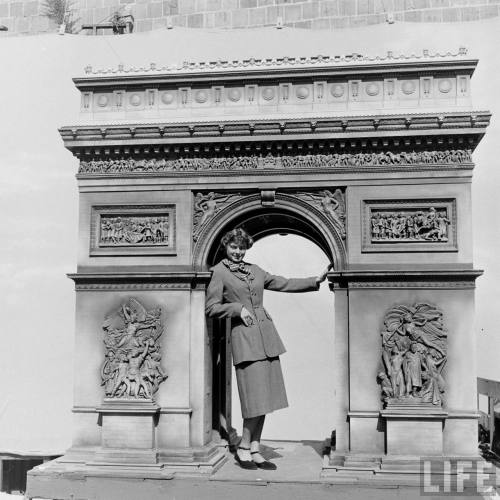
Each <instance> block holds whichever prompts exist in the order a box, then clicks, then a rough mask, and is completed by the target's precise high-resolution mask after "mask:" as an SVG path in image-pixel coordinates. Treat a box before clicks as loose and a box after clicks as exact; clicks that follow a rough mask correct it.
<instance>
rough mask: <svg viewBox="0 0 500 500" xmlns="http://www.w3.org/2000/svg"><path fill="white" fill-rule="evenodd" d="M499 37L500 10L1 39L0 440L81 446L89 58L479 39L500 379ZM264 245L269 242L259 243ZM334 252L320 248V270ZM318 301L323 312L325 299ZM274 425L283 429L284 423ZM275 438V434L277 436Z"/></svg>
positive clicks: (484, 353) (111, 60)
mask: <svg viewBox="0 0 500 500" xmlns="http://www.w3.org/2000/svg"><path fill="white" fill-rule="evenodd" d="M499 42H500V19H499V18H494V19H489V20H485V21H476V22H471V23H467V24H412V23H395V24H393V25H388V24H383V25H376V26H369V27H360V28H355V29H350V30H340V31H323V30H317V31H310V30H300V29H288V28H285V29H282V30H276V29H274V28H259V29H253V30H234V31H223V30H221V31H217V30H195V29H192V30H189V29H181V28H175V29H173V30H158V31H154V32H149V33H137V34H133V35H126V36H118V37H113V36H106V37H86V36H76V35H75V36H72V35H64V36H59V35H55V34H49V35H39V36H30V37H1V38H0V64H1V66H0V67H1V68H2V71H1V79H0V88H1V90H2V92H0V110H1V115H0V116H1V119H0V133H1V135H0V136H1V137H2V147H0V209H1V213H3V214H4V223H3V224H2V236H3V238H2V240H3V241H2V244H1V245H0V262H1V264H0V296H1V297H2V306H1V307H0V311H1V312H2V313H3V314H2V323H3V330H4V331H3V337H2V338H3V339H4V347H3V348H2V349H1V351H0V377H1V380H2V381H3V384H2V389H1V391H0V449H2V450H6V449H10V450H24V451H26V450H37V449H41V450H43V451H45V452H60V451H63V450H64V449H65V448H66V447H67V446H68V445H69V442H70V436H71V413H70V409H71V405H72V383H73V381H72V376H73V375H72V370H73V367H72V351H73V330H74V291H73V283H72V282H71V281H70V280H69V279H68V278H66V276H65V275H66V273H70V272H74V271H75V269H76V243H77V210H78V199H77V186H76V180H75V178H74V175H75V173H76V170H77V160H76V159H75V158H73V157H72V155H71V153H69V152H68V151H67V150H65V149H64V146H63V143H62V141H61V139H60V137H59V134H58V131H57V129H58V127H60V126H62V125H70V124H72V123H74V122H76V121H78V118H79V117H78V112H79V102H80V101H79V94H78V92H77V91H76V89H75V88H74V85H73V83H72V81H71V78H72V77H75V76H81V75H82V74H83V68H84V67H85V66H86V65H87V64H91V65H92V66H93V67H96V68H98V67H116V66H117V65H118V64H119V63H123V64H125V65H126V66H129V65H130V66H137V67H140V66H148V65H149V63H150V62H156V63H157V64H158V65H163V64H171V63H181V62H182V61H184V60H189V61H198V60H213V59H218V58H220V59H225V58H228V59H243V58H247V57H256V58H257V57H281V56H311V55H318V54H323V55H327V54H328V55H338V54H348V53H352V52H358V53H363V54H371V55H377V54H384V53H385V52H386V51H387V50H393V51H394V52H396V53H397V52H403V53H412V52H414V53H421V51H422V49H429V50H430V51H431V52H433V51H445V52H446V51H451V52H455V53H456V52H457V51H458V47H460V46H465V47H467V48H468V49H469V53H470V55H471V56H473V57H477V58H478V59H479V61H480V62H479V65H478V68H477V70H476V73H475V75H474V77H473V80H472V95H473V101H474V107H475V108H476V109H477V110H484V109H489V110H491V111H492V112H493V118H492V122H491V125H490V127H489V130H488V132H487V134H486V136H485V138H484V139H483V141H482V142H481V144H480V145H479V146H478V148H477V150H476V152H475V153H474V160H475V162H476V169H475V171H474V179H473V225H474V265H475V268H478V269H484V271H485V273H484V276H482V277H481V278H479V279H478V281H477V291H476V324H475V331H474V332H473V334H474V335H476V338H477V347H478V349H477V350H478V354H477V356H478V375H479V376H481V377H486V378H492V379H496V380H500V364H499V363H498V353H499V352H500V335H499V332H498V330H499V328H498V319H497V316H496V312H497V309H498V307H497V303H498V282H499V279H500V262H499V259H498V255H499V254H500V235H499V222H498V219H499V217H498V215H499V209H498V202H497V199H498V186H500V182H499V181H500V169H499V168H498V166H497V161H498V160H497V157H498V153H497V144H498V137H499V134H500V126H499V122H498V115H499V114H500V100H499V99H498V93H499V89H500V58H499V57H498V47H499V46H500V43H499ZM265 244H267V243H265V240H262V242H261V243H259V245H265ZM269 244H271V243H269ZM301 244H302V243H300V242H299V243H294V244H293V245H291V246H293V247H294V248H295V250H296V252H299V255H300V253H301V252H308V255H312V253H311V252H313V250H311V249H307V248H306V249H304V248H305V247H302V246H301ZM308 244H309V243H308ZM274 245H275V247H274V248H275V250H274V253H278V255H279V248H280V246H279V245H276V244H274ZM271 246H272V245H271ZM255 250H256V251H257V250H258V245H256V249H255ZM316 250H317V249H316ZM267 251H268V250H267V249H266V252H267ZM266 252H264V253H266ZM295 255H296V254H295ZM261 257H262V255H261ZM261 257H259V258H261ZM322 258H323V256H322V254H318V257H317V259H318V260H317V263H318V264H320V265H319V268H321V266H322V264H321V259H322ZM256 259H257V257H256ZM293 259H294V256H293V255H291V257H290V259H289V260H288V261H287V260H284V259H283V256H282V255H280V256H279V258H278V259H277V260H275V261H272V260H271V261H264V262H262V264H263V265H265V266H266V267H267V268H268V270H269V271H270V272H275V273H283V274H285V275H286V274H288V275H290V274H294V271H297V272H298V271H299V270H298V269H297V267H296V266H295V262H296V261H295V262H294V260H293ZM311 262H312V263H313V264H314V263H315V262H314V260H312V261H311ZM280 266H281V267H280ZM283 266H284V267H283ZM287 266H288V267H287ZM313 267H314V266H313ZM306 271H307V270H306V269H304V270H303V272H304V273H305V272H306ZM266 300H267V299H266ZM319 302H320V301H318V306H317V307H323V306H320V305H319ZM290 307H291V306H290V305H289V304H288V305H281V306H279V305H278V306H276V312H275V313H274V319H275V321H276V322H277V323H278V326H280V327H281V329H282V330H284V331H288V327H287V324H286V320H287V317H286V313H283V312H282V311H287V310H289V308H290ZM273 308H274V307H273V306H271V309H273ZM318 311H319V309H318ZM319 330H321V331H323V330H322V329H321V328H320V329H319ZM320 340H321V339H318V341H320ZM293 344H294V341H293V340H292V345H290V344H287V346H288V347H289V351H293V350H294V349H293ZM288 355H289V358H288V359H287V361H286V363H288V365H284V367H285V370H288V372H293V373H295V372H296V369H294V368H293V366H294V363H295V361H293V356H294V355H295V354H293V353H292V354H290V352H289V354H288ZM310 356H312V357H313V358H314V356H315V354H314V353H311V354H310ZM284 363H285V362H284ZM287 366H288V367H287ZM285 375H286V373H285ZM288 380H289V382H288ZM294 380H295V378H294V375H292V376H291V378H290V376H288V378H287V383H288V384H289V392H290V393H291V394H289V395H292V396H293V392H294V391H295V390H296V385H295V384H296V383H299V382H297V381H296V380H295V381H294ZM293 411H296V410H293ZM299 413H300V412H299ZM290 418H291V417H290ZM294 418H295V417H294ZM297 418H298V419H300V418H303V415H302V416H301V417H297ZM318 425H322V424H320V423H318ZM275 428H276V429H279V428H280V424H276V425H275ZM269 429H270V432H271V431H272V425H271V424H270V427H269ZM276 433H277V431H276ZM276 433H275V435H272V434H270V435H269V437H273V438H278V436H277V435H276ZM306 437H307V436H306Z"/></svg>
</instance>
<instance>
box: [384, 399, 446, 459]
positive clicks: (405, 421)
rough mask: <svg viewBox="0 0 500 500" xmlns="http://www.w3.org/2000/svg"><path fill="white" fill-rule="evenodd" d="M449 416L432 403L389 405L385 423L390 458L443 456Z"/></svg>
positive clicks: (387, 450) (387, 451) (385, 412)
mask: <svg viewBox="0 0 500 500" xmlns="http://www.w3.org/2000/svg"><path fill="white" fill-rule="evenodd" d="M447 415H448V413H447V412H446V411H444V410H442V408H441V407H436V406H433V405H432V404H425V403H424V404H411V403H409V404H390V405H388V406H387V408H386V409H385V410H383V411H381V412H380V416H381V417H382V418H383V419H384V420H385V428H386V433H385V435H386V453H387V455H389V456H390V455H410V456H418V457H422V456H433V455H442V454H443V424H444V420H445V418H446V417H447Z"/></svg>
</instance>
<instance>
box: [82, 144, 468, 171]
mask: <svg viewBox="0 0 500 500" xmlns="http://www.w3.org/2000/svg"><path fill="white" fill-rule="evenodd" d="M471 161H472V159H471V151H470V150H463V149H452V150H445V151H403V152H397V153H393V152H392V151H380V152H371V153H332V154H306V155H281V156H279V155H273V154H271V153H268V154H267V155H259V156H257V155H255V154H254V155H247V156H223V157H208V158H204V157H199V158H182V157H181V158H175V159H167V158H147V159H145V158H138V159H136V158H123V157H122V158H110V159H106V160H95V159H92V160H88V161H87V160H82V161H81V162H80V169H79V173H80V174H107V173H110V174H111V173H112V174H116V173H129V172H141V173H148V172H188V171H204V170H253V169H269V168H272V169H297V168H305V169H307V168H345V167H365V166H366V167H370V166H375V167H376V166H387V165H396V166H397V165H419V164H421V165H439V164H445V165H453V164H462V163H470V162H471Z"/></svg>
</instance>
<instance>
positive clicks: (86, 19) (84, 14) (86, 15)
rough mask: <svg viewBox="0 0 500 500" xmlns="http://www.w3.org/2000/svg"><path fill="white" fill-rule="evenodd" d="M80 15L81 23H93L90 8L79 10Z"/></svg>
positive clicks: (92, 13)
mask: <svg viewBox="0 0 500 500" xmlns="http://www.w3.org/2000/svg"><path fill="white" fill-rule="evenodd" d="M80 17H81V21H82V23H83V24H94V11H93V10H92V9H86V10H84V11H80Z"/></svg>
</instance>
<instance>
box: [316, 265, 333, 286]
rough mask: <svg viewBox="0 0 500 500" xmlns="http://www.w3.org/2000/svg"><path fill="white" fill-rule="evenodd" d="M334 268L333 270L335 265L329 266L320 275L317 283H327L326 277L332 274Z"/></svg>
mask: <svg viewBox="0 0 500 500" xmlns="http://www.w3.org/2000/svg"><path fill="white" fill-rule="evenodd" d="M332 268H333V264H328V266H327V267H326V268H325V269H324V270H323V272H322V273H321V274H319V275H318V277H317V278H316V281H317V282H318V283H323V281H325V279H326V275H327V274H328V273H329V272H330V269H332Z"/></svg>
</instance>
